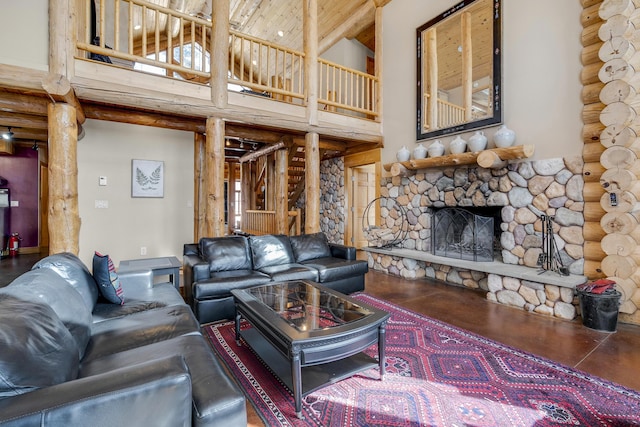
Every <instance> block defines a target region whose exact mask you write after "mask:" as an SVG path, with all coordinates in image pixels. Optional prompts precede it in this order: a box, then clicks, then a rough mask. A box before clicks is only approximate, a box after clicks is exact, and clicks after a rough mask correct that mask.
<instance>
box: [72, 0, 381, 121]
mask: <svg viewBox="0 0 640 427" xmlns="http://www.w3.org/2000/svg"><path fill="white" fill-rule="evenodd" d="M92 2H93V0H86V10H87V16H86V20H85V25H84V28H85V29H86V30H85V33H84V36H83V37H80V40H79V41H78V42H77V48H78V50H79V51H80V52H84V54H85V55H86V56H88V57H89V58H90V59H94V60H103V61H105V62H112V63H114V64H115V65H119V66H125V67H129V68H135V69H136V70H139V71H142V72H148V73H154V74H161V75H164V76H167V77H170V78H174V79H180V80H187V81H190V82H194V83H200V84H210V81H211V72H210V70H211V55H210V50H211V31H212V23H211V22H209V21H208V20H205V19H202V18H198V17H195V16H190V15H187V14H184V13H181V12H177V11H175V10H172V9H168V8H166V7H162V6H159V5H156V4H153V3H149V2H146V1H144V0H99V1H97V2H96V6H95V7H96V21H97V22H96V26H95V27H96V33H95V34H96V37H95V38H94V39H93V40H91V34H92V33H91V28H92V22H91V13H90V12H89V11H90V10H91V4H92ZM228 57H229V76H228V83H229V84H230V88H231V87H232V86H231V85H237V86H238V87H240V88H242V89H243V90H245V91H248V92H250V93H253V94H259V95H263V96H268V97H270V98H272V99H275V100H278V101H283V102H288V103H293V104H298V105H305V104H306V92H307V91H306V89H305V75H304V70H305V55H304V52H300V51H296V50H294V49H289V48H287V47H284V46H280V45H277V44H274V43H271V42H268V41H265V40H260V39H258V38H255V37H251V36H249V35H246V34H241V33H239V32H237V31H234V30H231V31H230V32H229V53H228ZM318 67H319V70H320V73H319V82H318V84H319V88H318V89H319V93H320V96H319V103H320V106H321V108H324V109H325V110H327V111H332V112H338V113H342V114H348V115H354V116H358V117H366V118H371V119H377V117H378V112H377V105H376V104H377V97H378V86H379V82H378V79H377V78H376V77H375V76H373V75H370V74H367V73H363V72H360V71H357V70H352V69H349V68H346V67H343V66H341V65H338V64H334V63H332V62H330V61H326V60H324V59H319V60H318Z"/></svg>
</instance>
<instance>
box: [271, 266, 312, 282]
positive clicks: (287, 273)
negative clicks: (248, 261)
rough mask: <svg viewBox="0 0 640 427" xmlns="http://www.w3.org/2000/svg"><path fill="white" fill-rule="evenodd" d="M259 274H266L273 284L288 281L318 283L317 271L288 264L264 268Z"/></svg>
mask: <svg viewBox="0 0 640 427" xmlns="http://www.w3.org/2000/svg"><path fill="white" fill-rule="evenodd" d="M260 271H261V272H263V273H265V274H268V275H269V276H270V277H271V280H272V281H274V282H286V281H289V280H311V281H312V282H317V281H318V271H317V270H315V269H314V268H309V267H307V266H304V265H302V264H296V263H290V264H281V265H274V266H271V267H264V268H262V269H261V270H260Z"/></svg>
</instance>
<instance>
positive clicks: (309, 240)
mask: <svg viewBox="0 0 640 427" xmlns="http://www.w3.org/2000/svg"><path fill="white" fill-rule="evenodd" d="M289 240H290V242H291V248H292V249H293V255H294V256H295V258H296V262H300V263H301V262H304V261H308V260H310V259H316V258H326V257H330V256H331V247H330V246H329V241H328V240H327V236H326V235H325V234H324V233H323V232H318V233H312V234H301V235H299V236H291V237H289Z"/></svg>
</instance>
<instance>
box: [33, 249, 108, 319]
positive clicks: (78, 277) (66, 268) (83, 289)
mask: <svg viewBox="0 0 640 427" xmlns="http://www.w3.org/2000/svg"><path fill="white" fill-rule="evenodd" d="M38 268H49V269H51V270H53V271H55V272H56V273H58V275H59V276H60V277H62V278H63V279H65V280H66V281H67V283H68V284H69V285H71V286H73V287H74V288H75V290H76V291H78V293H79V294H80V295H81V296H82V300H83V301H84V303H85V304H86V306H87V307H88V308H89V311H93V308H94V307H95V306H96V302H97V301H98V285H97V284H96V281H95V280H93V276H92V275H91V272H90V271H89V269H88V268H87V267H86V266H85V265H84V264H83V263H82V261H81V260H80V258H78V257H77V256H75V255H74V254H72V253H70V252H62V253H59V254H53V255H49V256H48V257H46V258H43V259H41V260H40V261H38V262H37V263H35V265H34V266H33V267H32V268H31V269H32V270H35V269H38Z"/></svg>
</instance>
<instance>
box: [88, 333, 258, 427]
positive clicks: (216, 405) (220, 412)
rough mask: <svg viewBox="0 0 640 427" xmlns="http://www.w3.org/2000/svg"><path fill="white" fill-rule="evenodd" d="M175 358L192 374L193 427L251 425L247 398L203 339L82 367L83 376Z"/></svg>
mask: <svg viewBox="0 0 640 427" xmlns="http://www.w3.org/2000/svg"><path fill="white" fill-rule="evenodd" d="M174 355H181V356H182V357H183V358H184V360H185V363H186V365H187V367H188V369H189V373H190V374H191V382H192V393H193V420H192V425H194V426H204V425H211V426H213V425H216V426H230V425H246V424H247V420H246V406H245V405H246V400H245V397H244V395H243V394H242V392H241V391H240V389H239V388H238V386H237V385H236V384H235V383H234V381H233V380H232V379H230V378H229V377H228V376H227V374H226V371H225V369H224V368H223V367H222V365H221V362H220V361H219V360H218V358H217V357H216V356H215V355H214V353H213V351H212V350H211V348H210V347H209V345H208V344H207V343H206V341H205V340H204V339H203V337H202V336H201V335H183V336H181V337H176V338H172V339H169V340H165V341H161V342H157V343H154V344H149V345H145V346H142V347H137V348H134V349H131V350H127V351H122V352H119V353H115V354H111V355H108V356H104V357H100V358H97V359H94V360H91V361H90V362H88V363H82V364H81V366H80V375H79V376H80V377H87V376H91V375H98V374H102V373H105V372H111V371H113V370H115V369H118V368H121V367H124V366H133V365H136V364H139V363H143V362H146V361H151V360H156V359H164V358H167V357H170V356H174ZM143 410H144V409H143Z"/></svg>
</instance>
